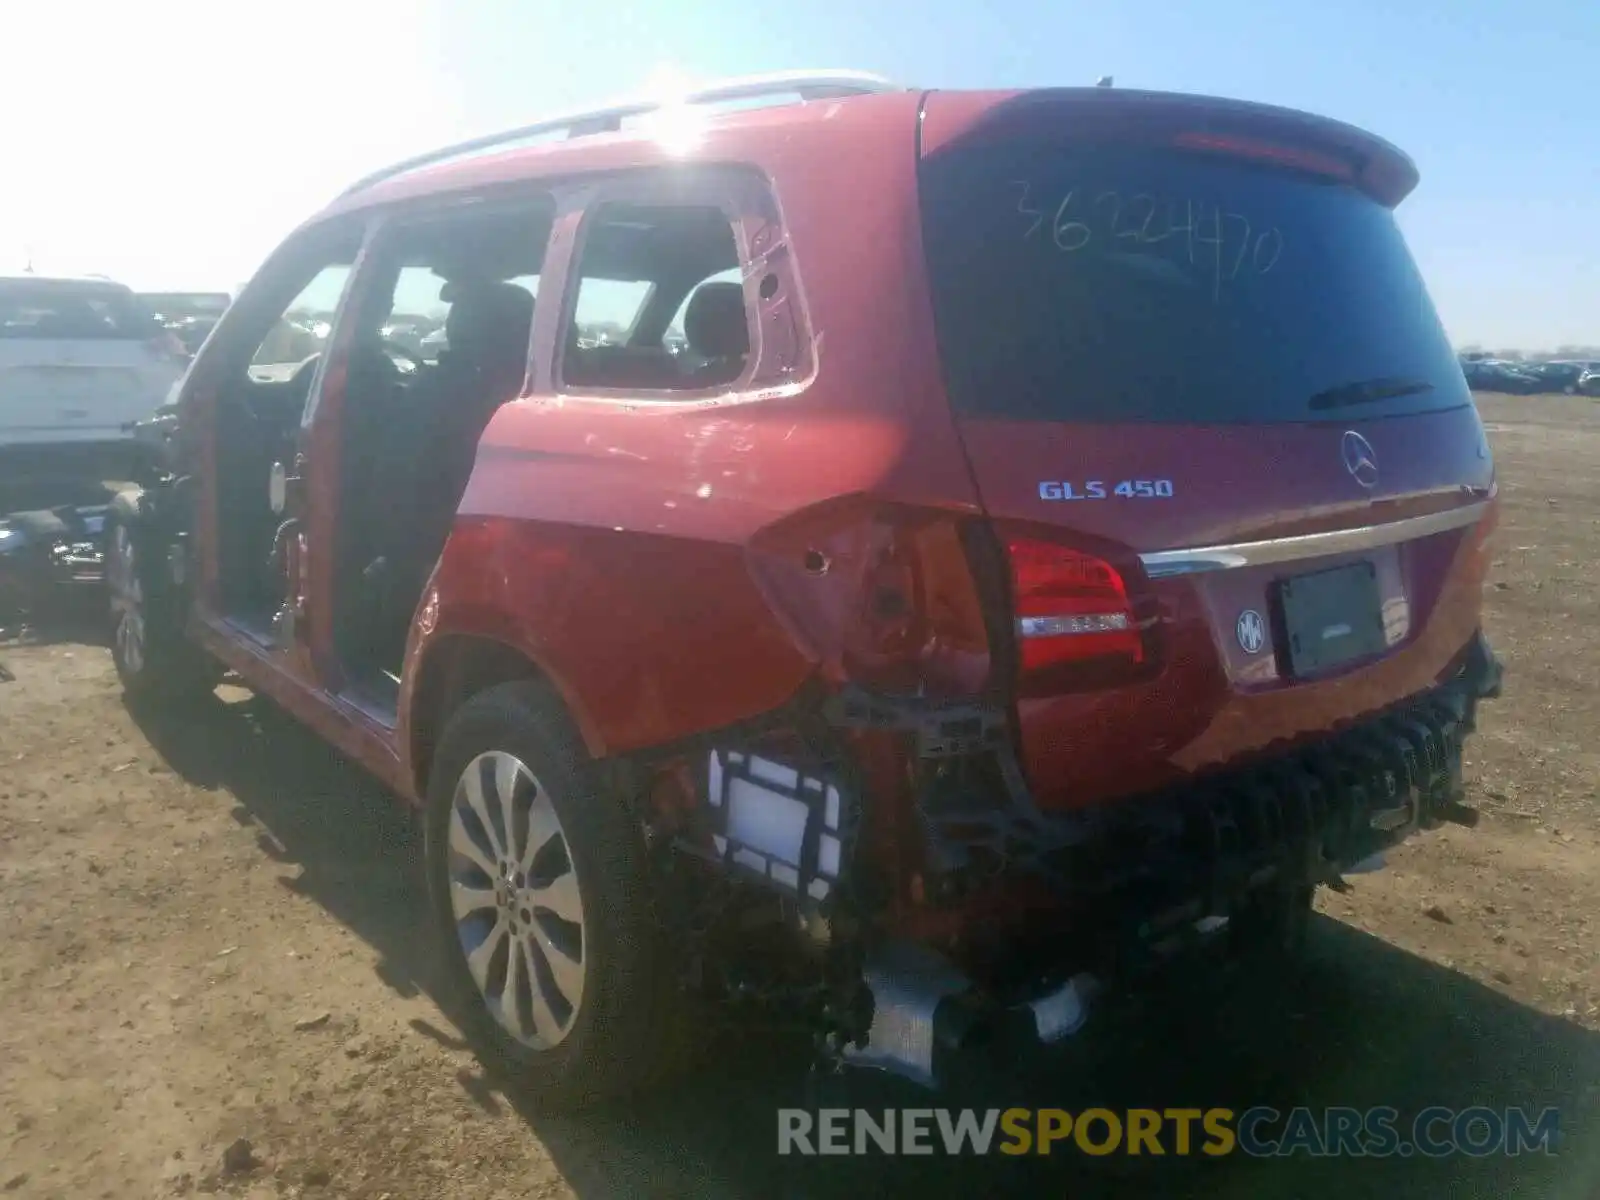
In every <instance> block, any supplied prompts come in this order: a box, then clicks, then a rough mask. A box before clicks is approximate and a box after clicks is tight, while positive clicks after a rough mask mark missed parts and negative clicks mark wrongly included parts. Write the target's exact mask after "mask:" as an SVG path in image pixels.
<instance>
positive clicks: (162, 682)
mask: <svg viewBox="0 0 1600 1200" xmlns="http://www.w3.org/2000/svg"><path fill="white" fill-rule="evenodd" d="M139 511H140V510H139V501H138V500H137V499H136V498H131V497H128V496H118V497H117V499H116V501H114V502H113V504H112V507H111V510H110V511H109V512H108V513H107V514H106V522H105V527H104V537H105V577H106V593H107V599H108V603H109V608H110V617H111V661H112V663H113V665H114V666H115V667H116V669H117V678H118V679H119V680H120V681H121V682H122V690H123V692H124V693H125V694H126V695H127V697H128V698H129V699H130V700H133V701H155V702H160V703H162V704H168V705H170V704H180V703H185V702H192V701H195V700H199V699H202V698H203V697H205V696H207V695H209V694H210V693H211V692H213V691H214V690H215V689H216V686H217V683H218V681H219V680H220V679H221V678H222V667H221V665H220V664H219V663H217V662H216V660H215V659H213V658H211V657H210V656H209V655H207V654H206V653H205V652H204V651H203V650H201V649H200V648H199V647H198V646H196V645H195V644H194V643H193V642H191V641H189V639H188V637H187V636H186V635H185V633H184V631H183V610H182V607H181V601H180V594H179V592H178V591H177V589H176V588H175V587H174V586H173V584H172V582H171V580H170V579H169V578H168V577H167V575H166V573H165V572H164V571H163V570H162V569H161V564H160V562H159V561H158V560H157V554H156V551H157V545H156V539H154V538H152V537H151V536H150V531H149V528H148V527H147V526H146V525H145V524H144V523H143V522H142V521H140V519H139Z"/></svg>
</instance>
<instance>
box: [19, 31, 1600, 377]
mask: <svg viewBox="0 0 1600 1200" xmlns="http://www.w3.org/2000/svg"><path fill="white" fill-rule="evenodd" d="M19 22H20V23H19ZM7 23H8V26H9V27H10V34H9V35H8V38H7V43H8V47H7V57H8V68H7V71H6V72H5V73H4V76H3V77H0V103H3V105H4V111H5V112H6V114H7V118H6V121H5V122H4V124H3V125H0V154H3V155H4V156H5V161H6V162H7V164H8V171H7V176H8V184H7V192H6V194H5V195H3V196H0V254H4V255H6V256H8V257H11V258H15V257H16V255H17V254H18V253H19V252H20V249H21V248H22V247H24V246H27V247H31V248H32V249H33V252H34V253H35V255H36V257H37V258H38V259H40V266H41V269H62V270H65V269H78V270H102V271H106V272H107V273H109V274H114V275H117V276H119V277H125V278H127V279H128V281H129V282H131V283H134V284H136V285H145V286H161V285H166V286H173V287H178V286H193V287H208V286H221V287H224V288H228V287H232V286H234V285H236V284H237V283H238V282H239V281H240V280H241V279H242V278H244V277H245V276H247V275H248V274H249V273H250V272H251V271H252V270H253V269H254V267H255V265H256V264H257V263H258V262H259V260H260V258H261V257H262V255H264V254H265V253H266V252H267V250H268V249H270V247H271V245H272V244H273V243H274V242H275V241H276V240H277V239H278V238H279V237H281V236H282V234H283V233H284V232H286V231H287V230H288V229H289V228H290V227H292V226H293V225H294V224H295V223H296V222H297V221H298V220H299V219H300V218H302V217H303V216H305V215H306V214H307V213H308V212H310V211H312V210H314V209H315V208H316V207H317V206H318V205H319V204H321V203H322V202H324V201H325V200H326V199H327V198H328V197H329V195H330V194H331V193H332V192H334V191H337V190H338V188H339V187H340V186H342V185H343V184H344V183H345V182H348V181H349V180H350V179H352V178H353V177H355V176H357V175H359V174H360V173H361V172H362V171H363V170H365V169H367V168H369V167H371V166H373V165H376V164H381V163H382V162H384V161H385V160H387V159H389V158H393V157H398V156H401V155H404V154H406V153H409V152H412V151H414V150H416V149H420V148H425V147H427V146H428V145H430V144H433V143H435V142H437V141H439V140H445V139H449V138H453V137H458V136H463V135H466V134H471V133H476V132H479V131H482V130H484V129H487V128H493V127H495V126H503V125H509V124H515V123H519V122H522V121H526V120H529V119H533V118H535V117H537V116H539V115H541V114H544V113H547V112H550V111H560V110H563V109H567V108H571V107H574V106H579V105H584V104H588V103H598V102H601V101H604V100H605V99H607V98H609V97H611V96H613V95H615V94H617V93H619V92H625V91H630V90H633V89H635V88H637V87H638V86H639V85H640V84H641V83H642V82H643V81H645V80H646V79H648V78H649V77H651V76H652V75H658V76H659V75H660V73H661V72H663V71H673V72H679V73H683V74H687V75H688V76H690V77H693V78H699V77H707V76H717V75H724V74H741V73H746V72H751V71H762V70H777V69H784V68H798V67H857V68H863V69H868V70H874V71H879V72H881V73H883V74H887V75H890V76H893V77H894V78H896V79H899V80H902V81H904V82H907V83H914V84H921V85H927V86H938V87H984V86H1013V85H1042V84H1062V83H1067V84H1088V83H1091V82H1092V81H1093V80H1094V78H1095V77H1096V76H1097V75H1101V74H1113V75H1115V77H1116V80H1117V83H1118V85H1119V86H1125V87H1149V88H1161V89H1171V90H1179V91H1194V92H1210V93H1217V94H1222V95H1228V96H1237V97H1243V98H1247V99H1253V100H1262V101H1269V102H1273V103H1279V104H1287V105H1291V106H1295V107H1299V108H1305V109H1310V110H1312V111H1316V112H1321V113H1326V114H1329V115H1331V116H1336V117H1340V118H1342V119H1345V120H1348V121H1352V122H1354V123H1356V124H1359V125H1363V126H1366V127H1368V128H1370V129H1373V130H1374V131H1376V132H1378V133H1381V134H1383V135H1384V136H1386V137H1388V138H1390V139H1391V140H1393V141H1395V142H1397V143H1398V144H1400V145H1401V146H1402V147H1404V148H1405V149H1406V150H1407V151H1408V152H1410V153H1411V154H1412V156H1413V157H1415V158H1416V160H1417V162H1418V163H1419V165H1420V167H1421V170H1422V178H1423V182H1422V186H1421V188H1420V189H1419V191H1418V192H1417V193H1416V194H1415V195H1414V196H1413V197H1412V198H1411V199H1410V200H1408V201H1407V202H1406V204H1405V205H1404V206H1403V207H1402V209H1401V221H1402V224H1403V226H1404V228H1405V230H1406V232H1407V235H1408V237H1409V238H1410V240H1411V244H1412V246H1413V248H1414V250H1415V252H1416V254H1417V256H1418V258H1419V260H1420V261H1421V264H1422V268H1423V271H1424V274H1425V276H1426V277H1427V279H1428V280H1429V283H1430V286H1431V288H1432V290H1433V293H1434V297H1435V299H1436V301H1437V303H1438V305H1439V307H1440V310H1441V312H1442V314H1443V316H1444V319H1445V323H1446V325H1447V326H1448V327H1449V329H1450V332H1451V334H1452V336H1453V337H1454V338H1455V340H1456V341H1457V342H1459V343H1466V342H1483V343H1487V344H1490V345H1492V346H1522V347H1525V348H1540V347H1553V346H1555V345H1556V344H1558V343H1562V342H1589V343H1600V0H1516V2H1512V0H1496V2H1491V0H1454V2H1450V0H1383V2H1379V0H1343V2H1339V3H1336V2H1335V0H1326V2H1322V3H1306V2H1303V0H1276V2H1269V0H1251V2H1246V0H1209V2H1193V0H1189V2H1185V0H1135V2H1133V3H1124V4H1109V3H1094V4H1088V3H1073V2H1071V0H1065V2H1063V0H1013V2H1012V3H1009V4H1003V5H995V4H983V5H981V6H980V4H978V3H957V2H955V0H928V2H926V3H921V4H910V3H904V2H901V0H804V2H802V3H797V4H795V5H793V6H778V5H774V4H770V3H768V4H753V3H730V2H728V0H717V2H716V3H711V2H709V0H701V2H698V3H697V2H695V0H654V2H647V0H611V2H609V3H606V2H602V3H595V4H573V3H572V2H571V0H565V2H557V0H232V3H230V4H217V3H214V2H210V0H206V2H202V0H145V2H144V3H141V4H139V5H134V6H121V7H120V9H119V10H111V11H107V10H106V8H105V6H103V5H102V4H100V3H90V2H87V0H56V2H55V3H52V4H49V5H27V6H26V7H25V9H24V11H23V13H22V14H20V17H19V15H18V14H8V16H7ZM91 31H92V33H91ZM24 48H25V49H24ZM66 79H72V80H73V81H75V82H74V88H73V89H65V90H64V88H63V81H64V80H66ZM68 150H72V151H74V153H73V154H72V155H71V156H70V157H69V156H68V155H67V151H68ZM19 178H20V180H21V181H22V186H21V187H20V188H18V187H17V186H15V184H16V182H17V181H18V180H19ZM108 178H114V179H115V183H114V186H109V187H108V186H107V182H108ZM3 265H9V264H3Z"/></svg>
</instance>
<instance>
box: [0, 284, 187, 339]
mask: <svg viewBox="0 0 1600 1200" xmlns="http://www.w3.org/2000/svg"><path fill="white" fill-rule="evenodd" d="M158 332H159V330H158V328H157V327H156V324H155V319H154V318H153V317H152V316H151V315H150V313H149V311H148V310H147V309H145V308H144V307H143V306H142V305H141V304H140V303H139V301H138V300H137V299H135V298H134V295H133V293H132V292H131V291H129V290H127V289H126V288H118V287H109V286H106V285H103V284H96V283H78V282H75V281H63V280H55V279H37V280H35V279H5V280H0V338H11V339H22V338H72V339H88V340H101V339H111V338H149V337H154V336H156V334H157V333H158Z"/></svg>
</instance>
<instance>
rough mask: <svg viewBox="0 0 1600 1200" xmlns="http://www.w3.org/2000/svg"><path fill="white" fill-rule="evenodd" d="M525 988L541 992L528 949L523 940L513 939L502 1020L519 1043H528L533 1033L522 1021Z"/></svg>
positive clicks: (502, 1005) (502, 1004)
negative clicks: (531, 969) (529, 962)
mask: <svg viewBox="0 0 1600 1200" xmlns="http://www.w3.org/2000/svg"><path fill="white" fill-rule="evenodd" d="M524 988H526V989H528V990H529V991H531V992H535V993H536V992H538V990H539V986H538V984H537V983H536V982H535V981H534V978H533V972H532V971H530V970H529V969H528V948H527V947H526V946H524V945H523V944H522V939H521V938H519V937H514V938H512V939H511V952H510V953H509V954H508V955H507V956H506V986H505V990H504V991H503V992H501V993H500V1018H501V1020H503V1021H504V1022H505V1026H506V1028H507V1029H509V1030H510V1031H511V1035H512V1036H513V1037H515V1038H516V1039H517V1040H518V1041H519V1042H525V1041H527V1040H528V1034H530V1033H532V1032H533V1030H530V1029H529V1028H528V1027H527V1025H526V1024H525V1023H524V1021H523V1019H522V1004H521V997H522V992H523V989H524Z"/></svg>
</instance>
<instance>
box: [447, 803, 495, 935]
mask: <svg viewBox="0 0 1600 1200" xmlns="http://www.w3.org/2000/svg"><path fill="white" fill-rule="evenodd" d="M493 832H494V831H493V830H490V836H491V837H492V836H493ZM450 849H451V850H452V851H454V852H455V853H456V854H459V855H461V857H462V858H464V859H466V860H467V861H468V862H470V863H471V864H472V865H473V866H475V867H477V868H478V870H480V871H482V872H483V873H484V874H485V875H487V876H488V877H489V878H490V879H493V878H494V877H495V864H494V862H493V860H492V859H491V858H490V856H489V855H488V854H485V853H484V852H483V847H482V846H480V845H478V839H477V838H475V837H473V836H472V834H471V833H469V832H468V831H467V827H466V826H465V825H464V824H463V823H462V822H461V821H459V820H454V821H451V822H450ZM461 915H462V914H461V910H460V909H457V910H456V916H458V917H459V916H461Z"/></svg>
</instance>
